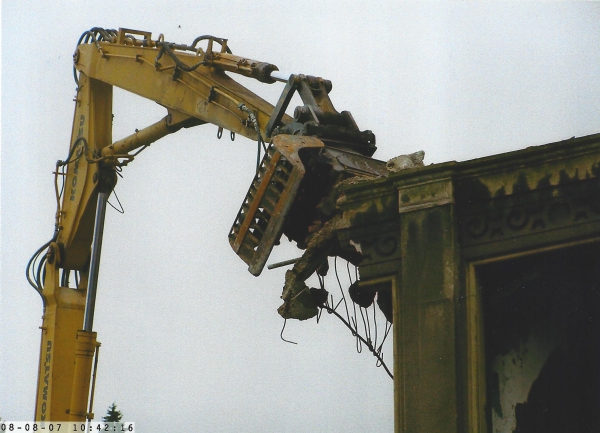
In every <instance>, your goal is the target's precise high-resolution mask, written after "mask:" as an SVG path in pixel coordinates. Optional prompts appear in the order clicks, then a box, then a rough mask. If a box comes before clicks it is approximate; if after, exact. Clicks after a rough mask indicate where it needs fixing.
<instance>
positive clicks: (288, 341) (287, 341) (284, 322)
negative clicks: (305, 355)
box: [279, 319, 298, 344]
mask: <svg viewBox="0 0 600 433" xmlns="http://www.w3.org/2000/svg"><path fill="white" fill-rule="evenodd" d="M286 323H287V319H283V328H281V334H279V336H280V337H281V339H282V340H283V341H285V342H286V343H291V344H298V343H296V342H295V341H290V340H286V339H285V338H283V330H284V329H285V324H286Z"/></svg>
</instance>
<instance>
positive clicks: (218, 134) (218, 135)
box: [217, 126, 223, 140]
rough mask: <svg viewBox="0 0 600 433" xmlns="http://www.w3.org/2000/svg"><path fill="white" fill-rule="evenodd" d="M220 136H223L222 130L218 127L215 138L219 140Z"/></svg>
mask: <svg viewBox="0 0 600 433" xmlns="http://www.w3.org/2000/svg"><path fill="white" fill-rule="evenodd" d="M222 136H223V128H222V127H220V126H219V129H217V138H218V139H219V140H220V139H221V137H222Z"/></svg>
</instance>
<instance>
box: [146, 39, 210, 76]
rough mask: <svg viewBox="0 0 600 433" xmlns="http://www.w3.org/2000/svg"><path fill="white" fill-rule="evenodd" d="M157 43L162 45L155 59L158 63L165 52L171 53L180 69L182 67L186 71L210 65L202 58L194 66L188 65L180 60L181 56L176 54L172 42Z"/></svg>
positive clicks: (170, 55)
mask: <svg viewBox="0 0 600 433" xmlns="http://www.w3.org/2000/svg"><path fill="white" fill-rule="evenodd" d="M156 45H157V46H159V47H160V51H159V52H158V55H157V56H156V60H155V61H154V63H155V64H158V61H159V60H160V58H161V57H162V56H163V54H164V53H167V54H168V55H169V57H171V58H172V59H173V61H174V62H175V65H176V66H177V67H178V68H179V69H181V70H182V71H185V72H192V71H195V70H196V69H197V68H198V67H199V66H207V65H209V63H208V62H206V61H205V60H202V61H201V62H198V63H196V64H195V65H193V66H188V65H186V64H185V63H183V62H182V61H181V60H179V57H177V54H175V52H174V51H173V50H172V49H171V46H172V44H170V43H168V42H157V43H156Z"/></svg>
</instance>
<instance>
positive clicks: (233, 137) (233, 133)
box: [229, 131, 235, 141]
mask: <svg viewBox="0 0 600 433" xmlns="http://www.w3.org/2000/svg"><path fill="white" fill-rule="evenodd" d="M229 137H230V138H231V141H235V132H233V131H231V132H230V133H229Z"/></svg>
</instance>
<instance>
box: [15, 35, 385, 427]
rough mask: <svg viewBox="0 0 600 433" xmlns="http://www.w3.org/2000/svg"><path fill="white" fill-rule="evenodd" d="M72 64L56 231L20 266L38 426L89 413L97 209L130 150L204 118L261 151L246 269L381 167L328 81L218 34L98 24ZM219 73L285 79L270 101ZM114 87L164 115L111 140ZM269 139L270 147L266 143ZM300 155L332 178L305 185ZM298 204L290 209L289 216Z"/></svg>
mask: <svg viewBox="0 0 600 433" xmlns="http://www.w3.org/2000/svg"><path fill="white" fill-rule="evenodd" d="M216 47H218V50H215V48H216ZM73 62H74V72H75V79H76V82H77V96H76V100H75V114H74V120H73V130H72V134H71V141H70V146H69V153H68V156H67V158H66V159H65V160H64V161H58V162H57V164H56V171H55V184H56V200H57V211H56V223H55V231H54V235H53V236H52V238H51V239H50V241H49V242H47V243H46V244H45V245H43V246H42V247H41V248H40V249H39V250H38V251H37V252H36V254H35V255H34V257H33V258H32V260H31V261H30V263H29V265H28V271H27V276H28V279H29V282H30V283H31V284H32V286H34V288H35V289H36V290H37V291H38V292H39V294H40V295H41V297H42V300H43V304H44V315H43V324H42V327H41V329H42V338H41V348H40V363H39V373H38V384H37V396H36V409H35V419H36V420H40V421H65V420H72V421H84V420H86V419H92V418H93V413H92V403H93V384H92V385H90V383H91V382H92V365H93V364H94V357H95V356H96V361H97V353H98V349H99V343H97V341H96V333H95V332H93V331H92V327H93V316H94V305H95V296H96V285H97V278H98V267H99V259H100V251H101V246H102V231H103V221H104V212H105V208H106V203H107V199H108V196H109V195H110V194H111V192H112V190H113V188H114V186H115V183H116V179H117V171H118V170H120V168H121V167H122V166H124V165H126V164H128V163H129V162H131V161H132V160H133V159H134V157H135V154H136V153H132V152H133V151H134V150H136V149H143V148H144V147H146V146H148V145H149V144H150V143H152V142H154V141H156V140H158V139H159V138H161V137H163V136H165V135H167V134H170V133H173V132H175V131H177V130H179V129H180V128H182V127H191V126H196V125H200V124H203V123H211V124H214V125H217V126H218V127H219V133H220V134H222V131H223V129H227V130H228V131H230V132H231V134H234V133H236V134H241V135H243V136H245V137H248V138H250V139H252V140H257V142H258V147H259V154H260V149H261V145H262V146H263V147H264V150H265V157H264V159H263V161H262V163H261V164H257V173H256V177H255V179H254V182H253V183H252V185H251V186H250V189H249V191H248V195H247V196H246V198H245V199H244V201H243V204H242V207H241V209H240V212H239V214H238V216H237V217H236V220H235V223H234V225H233V227H232V230H231V232H230V234H229V240H230V243H231V245H232V247H233V249H234V251H235V252H236V253H237V254H238V255H239V256H240V257H241V258H242V259H243V260H244V261H246V263H248V265H249V270H250V272H251V273H253V274H254V275H258V274H260V272H261V271H262V268H263V266H264V264H265V262H266V260H267V257H268V255H269V253H270V251H271V249H272V247H273V245H274V244H275V243H276V242H277V241H278V239H279V237H280V236H281V234H282V233H283V232H286V234H287V235H288V236H289V237H290V238H291V239H294V240H296V241H298V243H299V244H301V243H302V240H303V237H304V236H305V235H306V232H307V229H306V227H307V226H308V225H310V224H311V223H312V219H314V215H313V214H311V213H310V212H307V210H306V209H313V208H316V206H317V205H318V202H319V200H321V199H322V198H323V197H325V196H327V194H328V192H329V190H330V189H331V186H332V184H333V183H335V182H336V181H338V180H339V179H341V178H344V177H348V176H350V175H352V174H355V173H356V172H361V171H363V172H364V171H366V172H377V170H379V169H380V168H381V166H380V165H377V164H373V163H371V162H369V161H374V160H371V159H370V158H368V157H369V156H371V154H372V153H373V152H374V151H375V146H374V143H375V137H374V136H373V134H372V133H371V132H370V131H360V130H359V129H358V127H357V126H356V124H355V123H354V120H353V119H352V116H351V115H350V113H349V112H346V111H344V112H341V113H338V112H337V111H336V110H335V109H334V107H333V104H332V103H331V101H330V99H329V96H328V94H329V92H330V90H331V87H332V86H331V82H329V81H327V80H324V79H321V78H316V77H310V76H304V75H287V76H286V75H282V74H280V73H279V72H278V68H277V67H276V66H274V65H272V64H270V63H265V62H258V61H255V60H251V59H247V58H243V57H238V56H236V55H233V54H232V53H231V51H230V49H229V47H228V46H227V41H226V40H224V39H220V38H215V37H212V36H202V37H198V38H196V39H195V40H194V41H193V42H192V43H191V44H190V45H182V44H174V43H169V42H165V41H164V38H163V36H162V35H160V36H159V37H158V38H157V39H156V40H153V39H152V35H151V34H150V33H149V32H141V31H135V30H128V29H119V30H118V31H116V30H104V29H100V28H94V29H92V30H90V31H88V32H85V33H84V34H83V35H82V37H81V39H80V40H79V43H78V45H77V48H76V51H75V54H74V56H73ZM227 72H229V73H236V74H241V75H243V76H247V77H252V78H255V79H257V80H259V81H261V82H265V83H273V82H275V81H276V80H278V81H283V82H285V83H286V84H285V88H284V90H283V92H282V95H281V97H280V98H279V100H278V102H277V103H276V105H271V104H269V103H268V102H267V101H265V100H263V99H262V98H260V97H259V96H257V95H256V94H254V93H253V92H251V91H250V90H248V89H247V88H245V87H244V86H242V85H241V84H239V83H238V82H236V81H235V80H233V79H232V78H231V77H230V76H229V75H227ZM113 86H117V87H120V88H122V89H125V90H128V91H130V92H133V93H135V94H137V95H140V96H142V97H144V98H147V99H150V100H153V101H155V102H157V103H158V104H160V105H162V106H164V107H165V108H166V110H167V115H166V116H165V118H163V119H161V120H159V121H158V122H156V123H155V124H153V125H150V126H149V127H147V128H145V129H142V130H140V131H136V133H135V134H133V135H131V136H129V137H126V138H124V139H122V140H119V141H116V142H113V140H112V132H111V131H112V91H113ZM295 92H298V94H299V95H300V96H301V98H302V100H303V102H304V106H302V107H297V108H296V110H295V113H294V117H293V118H292V117H291V116H288V115H287V114H285V110H286V109H287V107H288V104H289V102H290V100H291V98H292V96H293V94H294V93H295ZM265 142H266V143H271V145H270V146H269V148H268V149H267V148H266V146H265ZM311 152H312V153H311ZM315 152H316V153H315ZM304 153H306V155H316V154H317V153H318V155H319V158H318V160H319V161H321V162H320V163H319V164H321V166H323V163H322V161H325V164H324V167H326V170H325V171H326V172H327V173H334V174H335V175H324V174H323V173H324V171H323V170H317V171H318V175H317V176H316V177H315V178H314V179H312V180H310V176H308V175H307V176H305V174H306V173H307V169H306V167H305V165H306V160H304V161H303V158H305V157H306V155H304ZM342 159H343V162H340V161H342ZM313 165H314V164H313ZM317 165H318V164H317ZM307 179H308V180H307ZM302 182H308V184H306V185H305V187H304V188H303V190H307V191H309V192H310V194H308V195H307V196H306V197H301V196H298V194H297V192H298V190H299V187H300V185H301V183H302ZM60 185H62V186H60ZM294 206H296V207H297V208H298V209H299V210H298V212H297V215H295V216H294V218H289V215H290V213H293V211H294ZM90 386H91V388H92V389H91V392H90Z"/></svg>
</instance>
